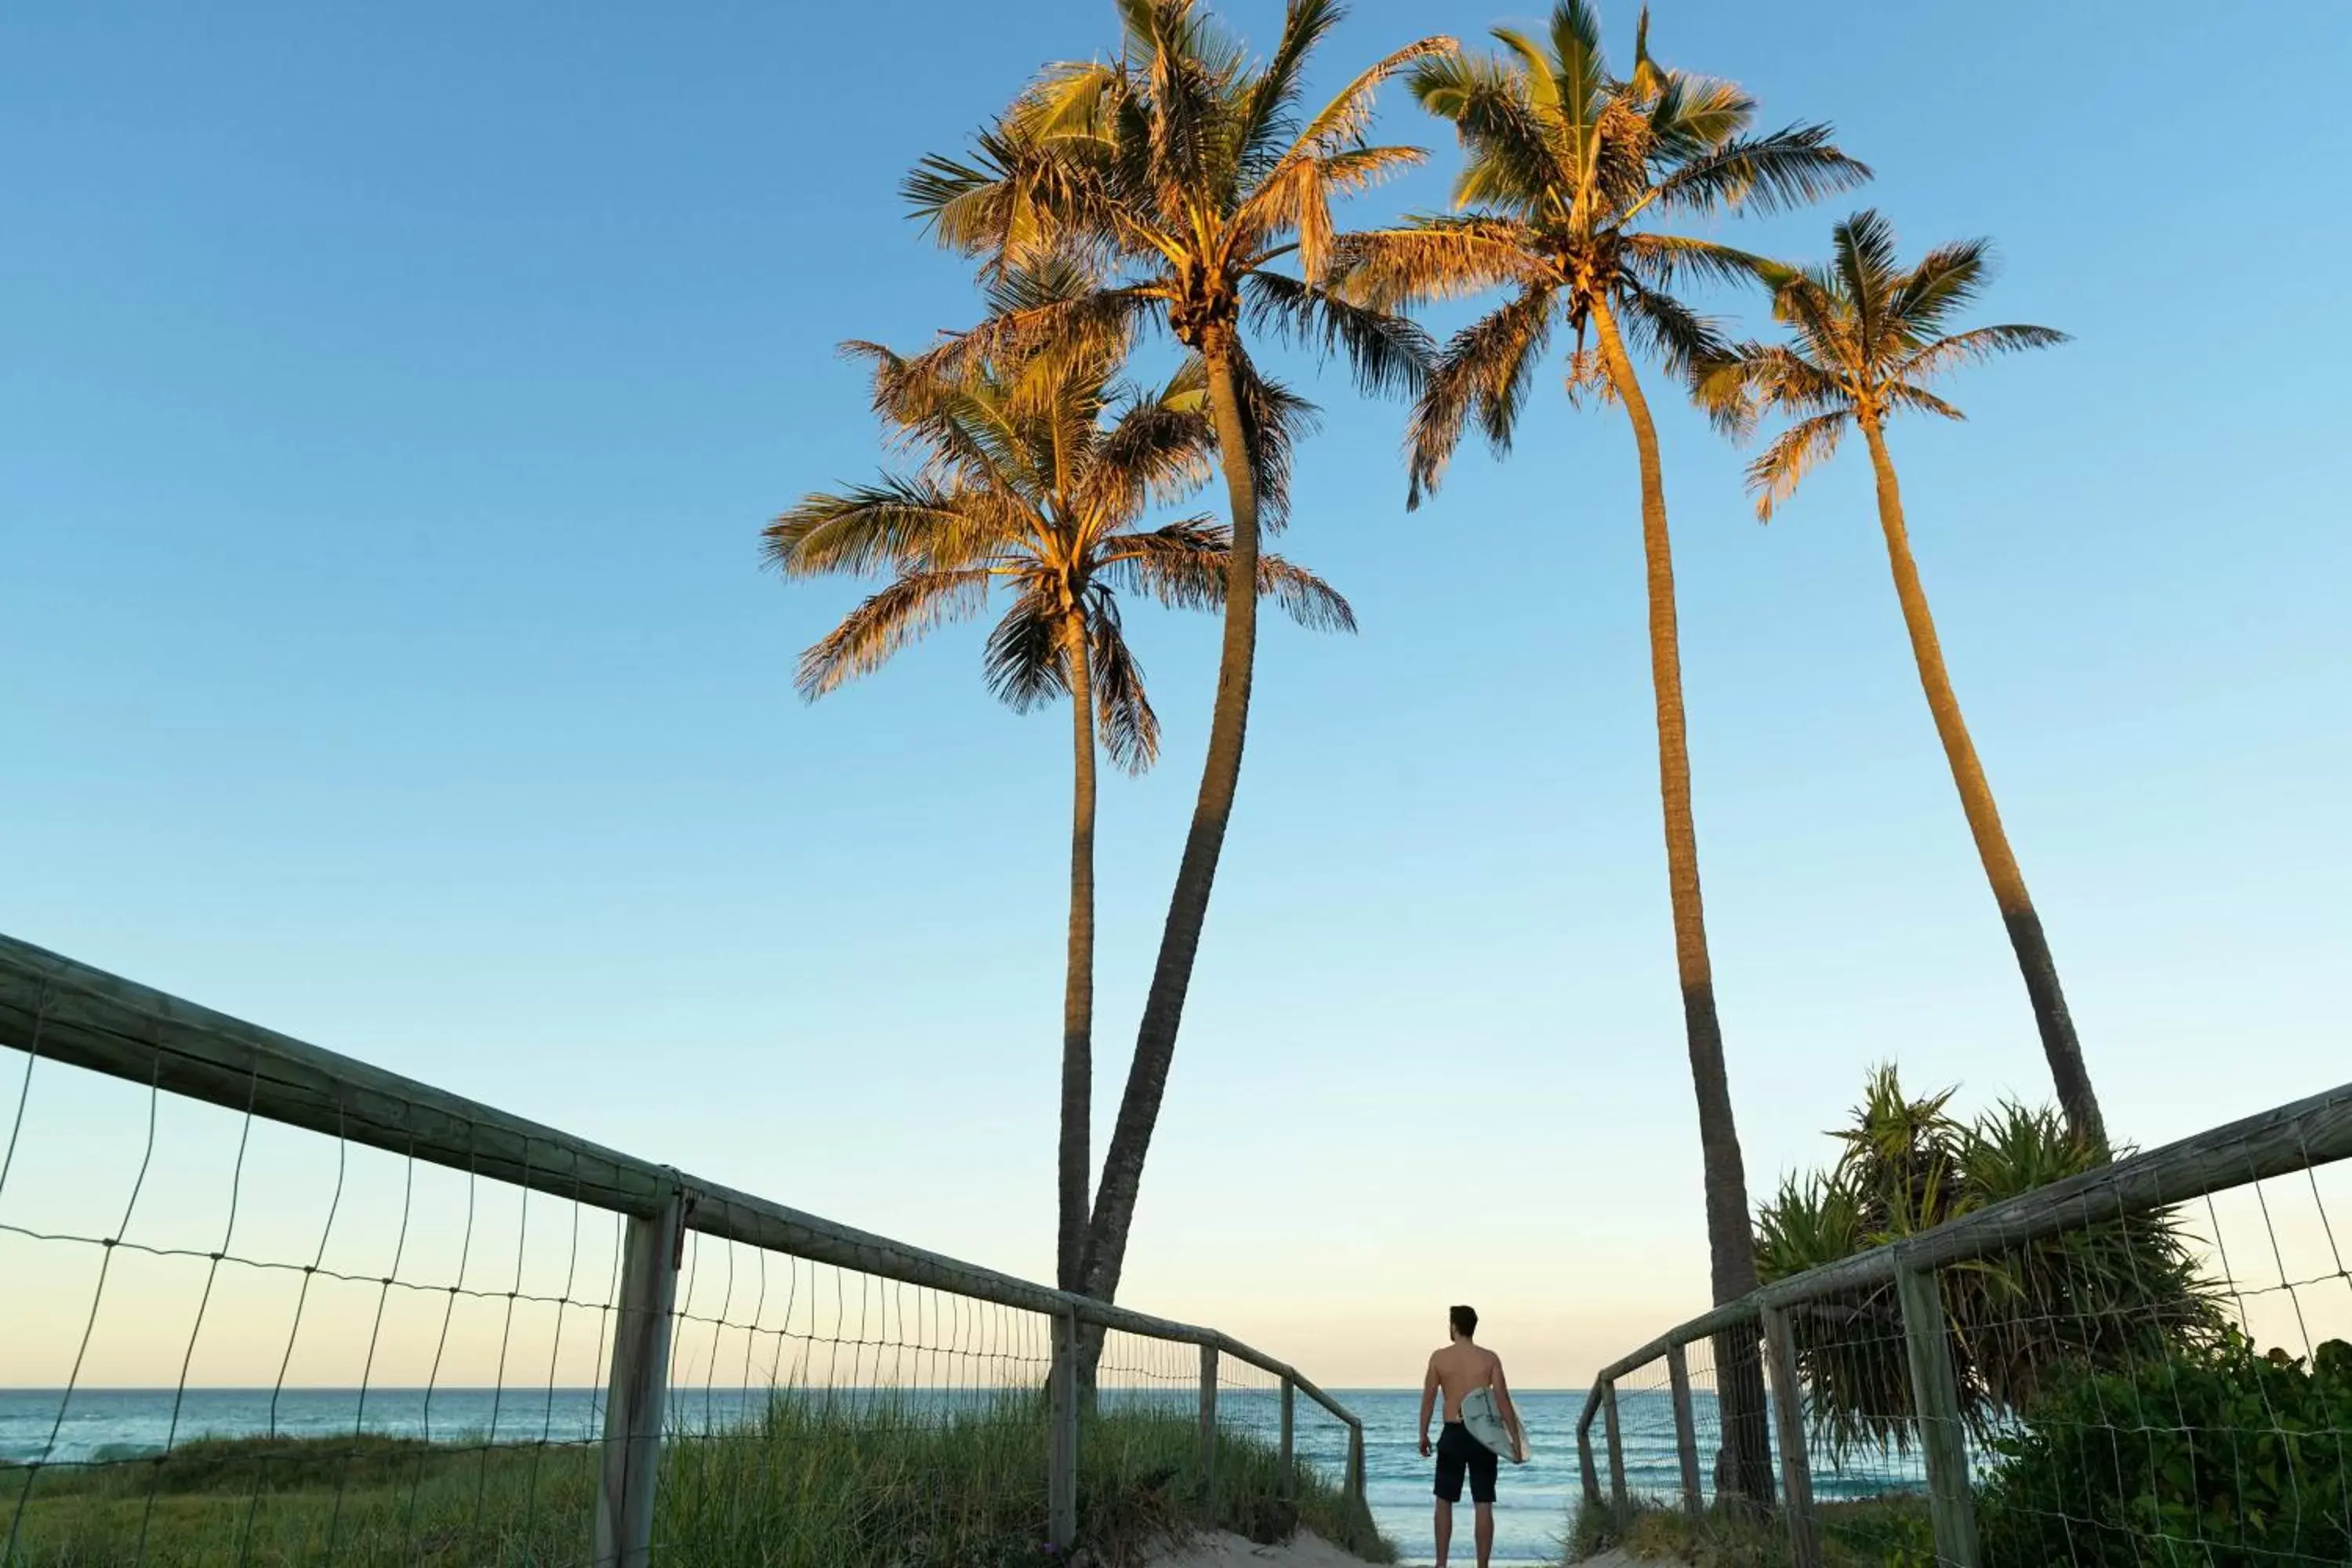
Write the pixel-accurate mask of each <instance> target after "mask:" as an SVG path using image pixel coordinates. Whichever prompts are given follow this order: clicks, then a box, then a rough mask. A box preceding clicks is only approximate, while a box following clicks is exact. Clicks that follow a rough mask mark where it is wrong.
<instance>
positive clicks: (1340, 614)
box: [1257, 555, 1356, 632]
mask: <svg viewBox="0 0 2352 1568" xmlns="http://www.w3.org/2000/svg"><path fill="white" fill-rule="evenodd" d="M1257 592H1258V597H1260V598H1261V599H1268V600H1271V601H1273V603H1274V606H1275V607H1276V609H1278V610H1280V611H1281V612H1282V613H1283V614H1284V615H1286V616H1289V617H1290V618H1291V619H1292V620H1294V621H1297V623H1298V624H1299V625H1300V626H1305V627H1306V628H1307V630H1309V631H1318V632H1353V631H1354V630H1355V629H1356V612H1355V609H1354V607H1353V606H1352V605H1349V603H1348V601H1347V600H1346V599H1344V598H1342V597H1340V595H1339V590H1338V589H1336V588H1334V587H1332V586H1331V584H1328V583H1326V582H1325V581H1323V579H1322V578H1320V577H1318V576H1317V575H1316V574H1314V573H1312V572H1309V571H1308V570H1307V568H1306V567H1304V566H1301V565H1298V564H1297V563H1295V562H1292V561H1290V560H1288V559H1286V558H1285V557H1283V556H1280V555H1260V556H1259V557H1258V558H1257Z"/></svg>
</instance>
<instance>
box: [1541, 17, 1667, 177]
mask: <svg viewBox="0 0 2352 1568" xmlns="http://www.w3.org/2000/svg"><path fill="white" fill-rule="evenodd" d="M1645 26H1646V17H1645ZM1551 52H1552V58H1553V62H1554V64H1553V68H1554V69H1555V70H1556V71H1557V72H1558V73H1559V75H1558V77H1557V80H1558V83H1559V105H1560V108H1559V112H1560V120H1561V122H1562V123H1563V125H1565V126H1566V127H1567V128H1568V129H1569V130H1570V132H1571V133H1572V134H1574V135H1575V136H1576V141H1575V142H1574V148H1575V157H1576V163H1575V165H1574V166H1575V167H1578V168H1582V167H1584V166H1586V164H1587V163H1589V162H1590V160H1591V147H1590V146H1589V145H1587V144H1586V142H1585V140H1584V137H1585V133H1587V132H1589V130H1590V128H1591V125H1592V123H1593V121H1594V120H1595V119H1596V118H1597V117H1598V112H1599V108H1600V104H1601V100H1602V99H1603V97H1605V96H1606V94H1607V93H1608V90H1609V85H1610V78H1609V59H1608V57H1607V56H1606V55H1605V54H1603V53H1602V52H1601V13H1600V11H1599V10H1598V9H1596V8H1595V7H1594V6H1593V5H1591V4H1590V3H1589V0H1559V4H1557V5H1554V6H1553V7H1552V8H1551Z"/></svg>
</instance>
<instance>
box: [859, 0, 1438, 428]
mask: <svg viewBox="0 0 2352 1568" xmlns="http://www.w3.org/2000/svg"><path fill="white" fill-rule="evenodd" d="M1118 11H1119V16H1120V20H1121V24H1122V31H1123V38H1122V42H1121V47H1120V51H1119V54H1118V57H1117V58H1112V59H1108V60H1087V61H1076V62H1069V63H1065V64H1061V65H1056V66H1053V67H1050V68H1047V69H1046V70H1045V72H1044V73H1043V74H1042V75H1041V76H1040V77H1039V79H1037V80H1036V82H1035V83H1034V84H1033V85H1032V86H1031V87H1030V88H1029V89H1028V90H1027V91H1025V92H1024V93H1023V94H1022V95H1021V97H1020V98H1018V99H1017V100H1014V102H1013V105H1012V106H1011V107H1010V108H1008V109H1007V110H1004V112H1003V113H1002V114H1001V115H999V116H998V117H997V119H996V121H994V122H993V123H992V125H991V126H990V127H989V128H988V129H987V130H986V131H984V132H982V133H981V135H980V137H979V138H978V141H977V145H976V146H975V148H974V149H973V151H972V152H971V154H970V155H969V156H968V157H966V158H962V159H955V158H947V157H939V156H933V157H929V158H926V159H924V160H923V162H922V163H921V164H920V165H919V166H918V167H917V169H916V170H915V172H914V173H913V174H910V175H909V176H908V179H907V182H906V185H905V191H906V195H907V197H908V201H909V202H910V203H911V204H912V205H913V206H914V208H915V210H916V212H917V213H918V214H919V216H922V217H923V218H924V219H925V221H926V222H928V223H929V225H930V226H931V227H932V228H933V230H934V231H935V232H936V234H937V235H938V237H939V238H940V242H941V243H942V244H945V245H947V246H950V247H953V248H955V249H957V250H960V251H961V252H963V253H965V254H967V255H972V256H978V257H982V258H984V259H985V260H986V262H987V264H988V265H990V266H992V267H997V268H1003V267H1014V268H1017V267H1024V266H1030V265H1034V264H1035V263H1037V262H1038V261H1039V260H1041V259H1042V258H1048V257H1053V258H1073V259H1076V260H1079V261H1081V262H1083V263H1084V264H1085V265H1087V267H1088V268H1090V269H1091V270H1092V271H1093V272H1094V274H1095V275H1096V276H1097V278H1098V279H1100V280H1101V287H1099V288H1097V289H1094V290H1091V291H1089V292H1088V293H1087V294H1085V295H1083V296H1081V297H1079V298H1076V299H1072V300H1064V301H1059V302H1056V303H1055V304H1053V305H1051V306H1047V307H1042V308H1039V309H1034V310H1018V311H1012V312H1007V313H1005V314H1003V315H1002V316H1000V317H998V318H996V319H995V320H993V321H991V322H989V323H988V324H987V325H985V326H983V327H982V328H979V329H976V330H975V331H974V332H972V333H971V334H967V335H966V340H965V341H964V342H962V343H961V344H960V345H958V346H957V347H956V348H954V349H952V350H950V351H949V352H960V353H987V352H993V350H994V349H995V347H996V346H997V345H998V344H999V343H1001V342H1004V341H1006V340H1008V339H1032V338H1034V337H1037V336H1041V335H1052V336H1055V337H1056V338H1059V339H1062V340H1064V341H1068V340H1070V339H1072V338H1076V339H1080V340H1083V339H1087V338H1090V337H1094V336H1097V335H1100V334H1104V333H1117V332H1118V331H1124V330H1125V329H1126V327H1127V326H1128V325H1129V323H1131V322H1133V321H1137V320H1139V319H1141V318H1146V317H1153V316H1156V317H1158V318H1159V319H1160V320H1162V321H1165V322H1166V323H1167V325H1168V326H1169V327H1170V328H1171V330H1172V331H1174V333H1175V335H1176V337H1177V338H1178V340H1179V341H1181V342H1183V343H1185V344H1186V345H1188V346H1190V347H1192V348H1194V349H1197V350H1204V351H1205V350H1209V349H1211V348H1212V347H1213V346H1214V344H1215V340H1217V339H1218V338H1219V337H1220V336H1223V337H1224V338H1225V339H1226V340H1227V342H1230V340H1231V334H1232V332H1233V330H1234V326H1235V324H1236V323H1237V322H1238V321H1240V319H1241V318H1242V315H1243V314H1244V311H1245V310H1246V311H1247V312H1249V313H1251V314H1253V315H1254V316H1255V318H1256V319H1257V320H1258V321H1261V322H1264V323H1266V324H1271V325H1273V326H1276V327H1277V328H1279V329H1283V330H1286V331H1292V332H1295V333H1298V334H1301V335H1304V336H1308V337H1311V338H1314V339H1317V340H1318V341H1319V342H1320V343H1321V344H1322V346H1324V347H1326V348H1332V347H1338V348H1341V349H1344V350H1345V351H1346V352H1347V353H1349V357H1350V359H1351V360H1352V362H1353V363H1354V365H1355V367H1356V370H1357V374H1358V376H1359V378H1360V380H1361V381H1362V382H1363V383H1364V384H1365V387H1366V390H1368V391H1374V390H1381V389H1386V388H1391V387H1399V386H1404V387H1409V386H1411V385H1412V384H1413V383H1414V381H1415V378H1416V377H1417V375H1418V373H1419V370H1420V368H1421V363H1422V357H1423V356H1422V352H1421V351H1422V349H1423V344H1424V342H1425V340H1424V339H1423V336H1422V335H1421V334H1420V332H1419V331H1418V330H1417V329H1415V328H1414V327H1413V326H1412V323H1410V322H1408V321H1402V320H1399V319H1397V318H1395V317H1392V316H1390V315H1388V314H1386V313H1385V312H1382V311H1380V310H1368V309H1365V308H1363V307H1362V306H1360V305H1356V304H1351V303H1349V302H1348V301H1346V300H1340V299H1339V298H1337V297H1335V296H1334V295H1332V294H1330V293H1329V292H1328V291H1327V290H1326V289H1323V288H1322V287H1321V285H1322V282H1323V280H1324V278H1325V275H1326V271H1327V268H1328V259H1329V255H1330V250H1331V244H1332V238H1333V226H1332V216H1331V203H1332V200H1333V198H1334V197H1335V196H1338V195H1345V194H1348V193H1350V192H1354V191H1359V190H1361V189H1363V188H1365V187H1367V186H1369V185H1370V184H1374V183H1376V182H1377V181H1379V180H1381V179H1382V178H1383V177H1385V176H1386V175H1388V174H1391V173H1392V172H1394V171H1396V170H1398V169H1401V168H1403V167H1405V166H1407V165H1410V164H1412V163H1420V162H1421V161H1422V160H1423V158H1424V157H1425V156H1426V154H1425V153H1423V150H1422V149H1420V148H1417V147H1384V146H1372V145H1370V144H1369V143H1368V142H1367V141H1366V139H1365V132H1367V131H1368V130H1369V128H1370V121H1371V114H1372V105H1373V95H1374V92H1375V89H1377V88H1378V87H1379V85H1380V83H1381V81H1382V80H1383V79H1386V78H1388V77H1390V76H1392V75H1394V74H1395V73H1396V72H1397V71H1399V70H1400V69H1402V68H1406V67H1409V66H1411V65H1412V64H1413V63H1414V62H1416V61H1426V60H1430V59H1434V58H1443V57H1444V56H1445V55H1448V54H1450V53H1451V52H1452V51H1453V49H1454V42H1453V40H1452V39H1449V38H1428V39H1423V41H1421V42H1419V43H1416V44H1413V45H1412V46H1410V47H1406V48H1402V49H1400V50H1398V51H1397V52H1396V53H1394V54H1392V55H1390V56H1389V57H1387V58H1385V59H1382V60H1381V61H1380V62H1378V63H1377V64H1375V65H1374V66H1372V67H1371V68H1370V69H1369V70H1366V71H1365V72H1363V74H1361V75H1360V76H1359V77H1357V78H1356V79H1354V80H1353V81H1351V82H1349V84H1348V85H1347V86H1346V87H1345V88H1344V89H1341V90H1340V92H1339V94H1338V96H1336V97H1335V98H1333V99H1332V100H1330V101H1329V102H1328V103H1327V104H1325V105H1324V106H1323V107H1322V108H1321V109H1320V110H1317V111H1316V112H1314V113H1312V114H1307V113H1305V112H1304V109H1303V105H1304V98H1303V90H1304V89H1303V84H1304V77H1305V72H1306V68H1307V60H1308V58H1309V56H1310V55H1311V54H1312V53H1313V51H1314V49H1315V47H1316V46H1317V45H1318V43H1320V42H1321V41H1322V40H1323V38H1324V37H1326V36H1327V35H1328V33H1329V32H1330V31H1331V29H1332V28H1333V26H1335V25H1336V24H1337V23H1338V22H1339V19H1340V16H1341V14H1342V10H1341V7H1340V6H1339V5H1338V4H1337V3H1336V0H1291V3H1290V5H1288V7H1287V9H1286V14H1285V16H1284V22H1283V29H1282V37H1281V39H1280V41H1279V42H1278V43H1277V44H1276V47H1275V49H1274V52H1273V53H1272V55H1271V56H1269V57H1268V58H1265V60H1264V61H1262V62H1261V61H1255V60H1253V59H1251V58H1249V57H1248V56H1247V55H1246V54H1245V53H1244V51H1243V49H1242V48H1241V47H1240V46H1239V45H1238V44H1237V43H1235V42H1234V40H1233V39H1232V38H1230V37H1228V36H1227V35H1226V34H1225V33H1224V32H1223V30H1222V29H1221V28H1220V27H1219V26H1217V25H1216V23H1215V22H1214V20H1213V18H1211V17H1210V16H1208V14H1207V13H1206V12H1205V11H1204V10H1203V9H1202V7H1201V6H1200V5H1197V4H1196V3H1195V0H1119V5H1118ZM1294 255H1295V258H1296V261H1297V276H1291V275H1289V274H1286V273H1283V272H1277V271H1274V270H1270V269H1269V268H1270V264H1272V263H1274V262H1276V261H1277V260H1280V259H1282V258H1286V257H1292V256H1294Z"/></svg>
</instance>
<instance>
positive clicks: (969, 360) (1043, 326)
mask: <svg viewBox="0 0 2352 1568" xmlns="http://www.w3.org/2000/svg"><path fill="white" fill-rule="evenodd" d="M1157 297H1158V293H1157V290H1155V289H1153V288H1152V287H1151V286H1150V285H1149V284H1130V285H1127V286H1124V287H1119V288H1109V289H1090V290H1089V291H1087V293H1086V294H1084V295H1081V296H1079V297H1078V298H1076V299H1073V300H1054V301H1051V302H1049V303H1045V304H1041V305H1036V306H1033V307H1031V308H1030V309H1027V310H1013V311H1009V312H1006V313H1003V314H1001V315H994V316H991V317H989V318H988V319H987V320H986V321H982V322H981V323H980V324H979V325H978V326H975V327H971V328H969V329H967V330H965V331H961V332H950V333H948V334H946V335H945V336H944V337H942V338H941V340H940V342H938V343H937V344H935V345H933V346H932V347H931V348H930V349H929V350H927V351H926V352H924V353H920V354H918V355H916V356H914V357H913V358H912V359H910V360H908V362H907V363H908V368H909V369H910V370H911V371H915V372H919V373H920V374H926V375H933V376H938V377H941V378H943V379H948V380H953V379H955V378H957V377H961V376H968V375H971V374H974V373H975V371H976V370H977V369H978V367H980V366H982V365H983V364H986V363H989V362H991V361H995V360H1003V361H1005V362H1008V363H1010V362H1013V361H1017V360H1020V359H1023V358H1024V357H1027V356H1034V355H1041V354H1042V355H1051V356H1054V358H1055V363H1072V362H1076V361H1078V360H1104V359H1111V360H1115V359H1116V358H1117V357H1118V355H1119V354H1121V353H1124V352H1125V349H1126V347H1127V345H1128V344H1129V342H1130V341H1131V340H1132V336H1133V333H1134V331H1135V329H1136V328H1137V327H1138V326H1139V324H1140V323H1141V322H1142V321H1144V320H1145V319H1147V312H1149V311H1150V309H1151V306H1152V303H1153V300H1155V299H1156V298H1157Z"/></svg>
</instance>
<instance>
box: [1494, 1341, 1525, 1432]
mask: <svg viewBox="0 0 2352 1568" xmlns="http://www.w3.org/2000/svg"><path fill="white" fill-rule="evenodd" d="M1495 1403H1496V1404H1497V1405H1501V1406H1502V1407H1503V1410H1502V1415H1503V1423H1504V1425H1505V1426H1508V1427H1509V1428H1510V1429H1511V1433H1512V1435H1513V1436H1516V1437H1517V1438H1518V1440H1519V1450H1520V1452H1522V1453H1524V1452H1526V1451H1527V1447H1528V1429H1527V1428H1526V1427H1525V1426H1520V1425H1519V1407H1518V1406H1517V1405H1514V1404H1512V1403H1511V1385H1510V1384H1509V1383H1508V1382H1507V1380H1506V1379H1505V1378H1504V1376H1503V1358H1502V1357H1501V1356H1496V1358H1495Z"/></svg>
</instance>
